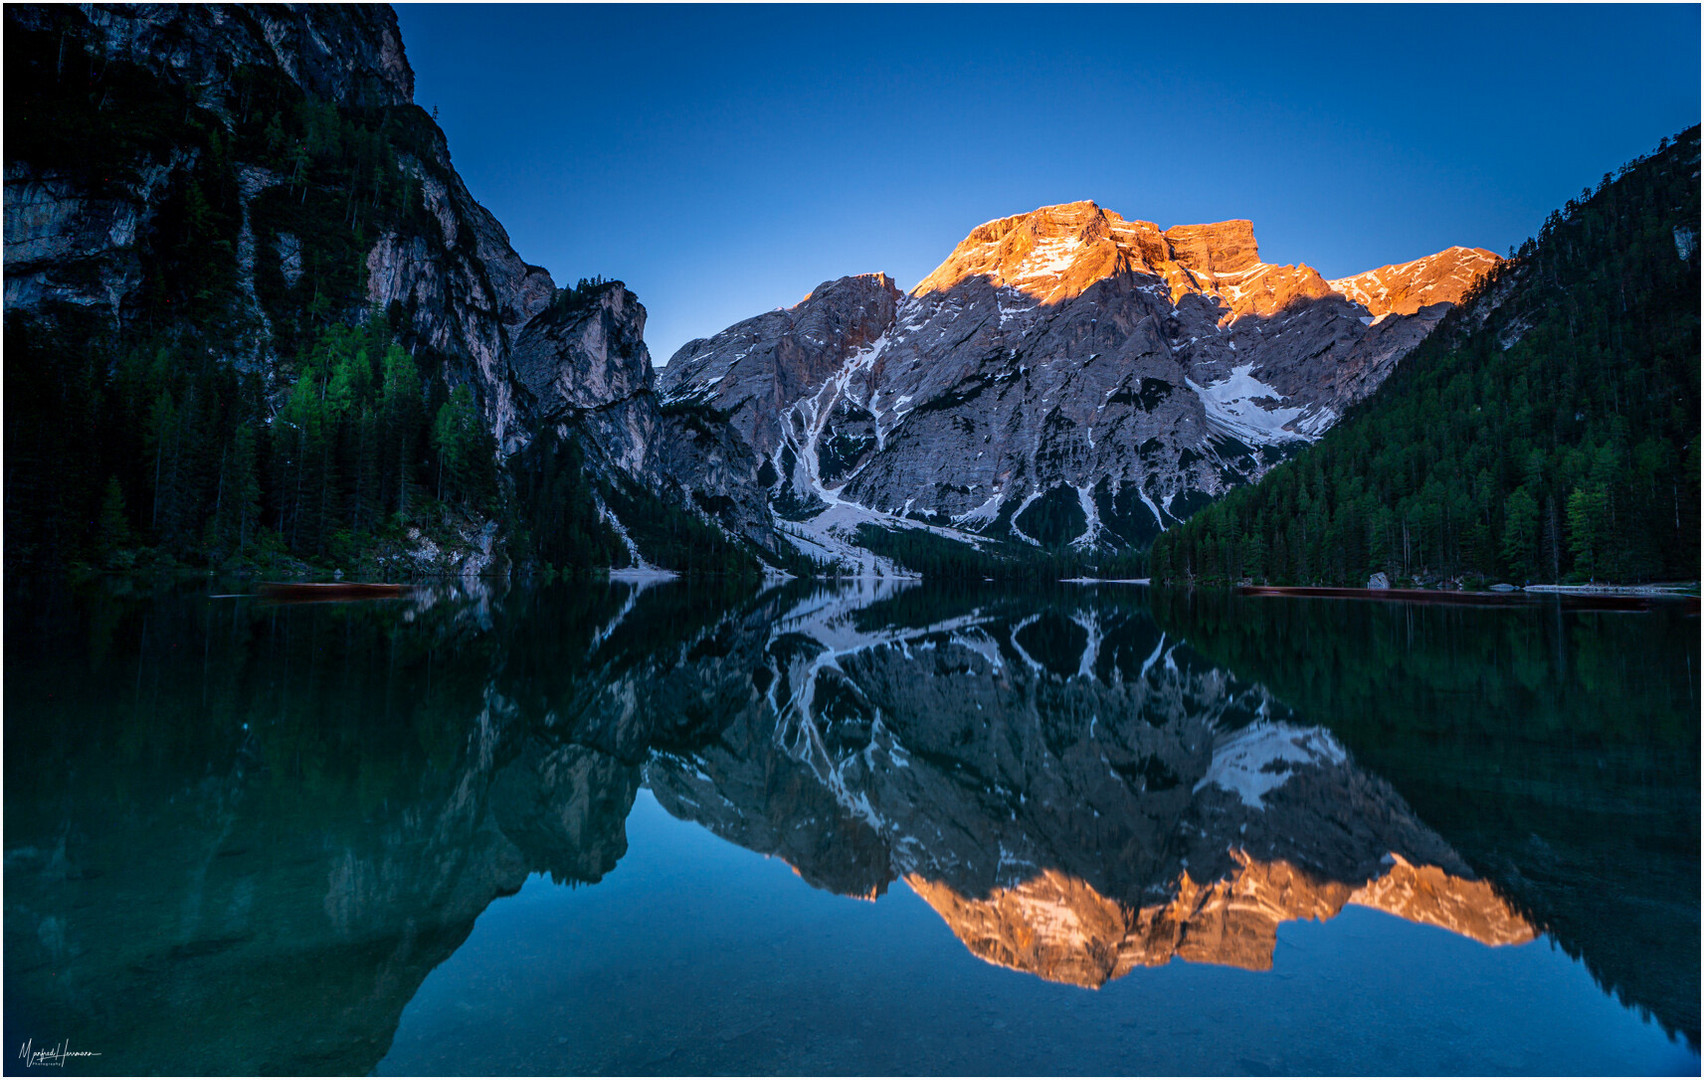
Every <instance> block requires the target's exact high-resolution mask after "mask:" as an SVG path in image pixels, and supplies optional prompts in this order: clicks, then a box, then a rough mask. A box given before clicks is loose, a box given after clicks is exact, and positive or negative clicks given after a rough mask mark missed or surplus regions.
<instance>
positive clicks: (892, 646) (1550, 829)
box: [4, 581, 1700, 1075]
mask: <svg viewBox="0 0 1704 1080" xmlns="http://www.w3.org/2000/svg"><path fill="white" fill-rule="evenodd" d="M215 591H216V590H212V589H200V590H193V591H181V590H180V591H175V592H168V593H162V594H150V595H140V594H136V595H121V594H118V593H115V592H111V591H105V590H99V589H95V590H87V589H85V590H72V589H70V588H68V587H65V586H61V585H55V584H52V583H46V582H29V583H23V584H20V583H18V582H15V581H14V582H11V583H9V591H8V597H7V608H6V639H5V649H6V660H5V708H6V721H5V740H6V757H5V825H4V831H5V837H4V848H5V879H4V881H5V896H4V905H5V906H4V910H5V916H4V930H5V961H4V964H5V1029H6V1036H7V1039H8V1041H9V1044H10V1045H9V1046H8V1051H7V1054H8V1056H7V1071H8V1072H13V1073H19V1072H33V1071H38V1069H39V1068H41V1067H42V1066H31V1065H29V1063H28V1062H27V1061H26V1060H25V1059H22V1058H20V1057H18V1056H17V1054H16V1051H17V1050H18V1049H19V1048H21V1047H23V1046H24V1045H25V1044H26V1043H28V1044H29V1045H30V1046H31V1047H32V1048H33V1049H35V1050H41V1049H50V1050H51V1049H55V1048H64V1047H68V1048H69V1049H70V1050H71V1051H73V1052H81V1051H87V1052H90V1053H93V1054H98V1055H99V1056H92V1057H76V1058H71V1059H68V1060H67V1062H66V1071H68V1072H78V1071H81V1072H103V1073H315V1074H323V1073H337V1074H369V1073H375V1072H376V1073H379V1074H417V1073H428V1074H432V1073H452V1074H464V1073H472V1074H480V1073H521V1074H530V1073H618V1074H620V1073H629V1074H630V1073H652V1074H655V1073H662V1074H675V1073H830V1074H847V1073H851V1074H872V1073H874V1074H882V1073H946V1074H969V1073H975V1074H989V1073H993V1074H1011V1073H1023V1074H1032V1073H1040V1074H1106V1073H1164V1074H1177V1073H1185V1074H1188V1073H1267V1074H1270V1073H1378V1074H1388V1073H1399V1074H1401V1073H1475V1074H1477V1073H1506V1074H1534V1073H1540V1074H1555V1073H1575V1074H1578V1073H1637V1074H1667V1073H1691V1074H1694V1075H1696V1074H1697V1073H1698V1071H1699V1068H1700V1057H1699V1049H1698V1047H1699V994H1700V986H1699V962H1698V958H1699V816H1700V815H1699V810H1700V803H1699V723H1698V716H1699V676H1700V672H1699V670H1698V655H1699V619H1698V616H1697V614H1696V613H1695V611H1693V610H1689V609H1688V608H1687V607H1686V606H1685V605H1684V604H1681V603H1656V604H1653V605H1651V609H1650V610H1648V611H1642V612H1619V611H1590V610H1576V609H1573V608H1570V607H1567V606H1565V605H1564V604H1563V603H1562V602H1561V601H1559V600H1557V599H1555V598H1550V599H1546V600H1539V601H1535V602H1532V603H1528V604H1517V605H1511V606H1506V607H1497V608H1478V607H1461V606H1453V605H1439V604H1414V603H1400V602H1387V601H1367V600H1348V599H1314V598H1288V597H1239V596H1233V595H1229V594H1223V593H1205V592H1194V593H1179V592H1163V591H1158V590H1153V591H1151V590H1149V589H1147V588H1144V587H1138V586H1130V585H1059V586H1052V587H1045V588H1043V587H1037V588H1033V589H1016V588H1012V587H1005V586H995V585H992V584H990V585H985V586H980V587H971V586H957V587H947V586H944V585H934V584H922V583H903V582H900V583H896V582H880V583H878V582H839V583H832V584H831V583H823V582H799V581H793V582H786V583H783V584H779V585H775V586H771V587H768V588H765V589H758V588H755V587H754V588H740V587H736V586H731V585H722V584H718V583H714V582H705V581H674V582H663V583H626V582H601V581H600V582H593V583H571V584H558V585H553V586H550V587H528V586H519V585H517V586H512V587H511V586H508V585H498V584H488V583H478V582H473V583H467V584H462V583H452V584H443V585H434V586H429V587H425V588H422V589H420V590H418V591H417V592H415V593H414V594H413V595H411V596H409V597H406V598H404V599H400V600H373V601H365V602H359V603H318V604H279V603H272V602H268V601H265V600H262V599H258V598H254V597H231V596H224V595H209V594H210V593H213V592H215Z"/></svg>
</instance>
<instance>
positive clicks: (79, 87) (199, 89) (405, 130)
mask: <svg viewBox="0 0 1704 1080" xmlns="http://www.w3.org/2000/svg"><path fill="white" fill-rule="evenodd" d="M6 18H7V56H8V61H9V62H14V63H16V64H17V65H18V71H19V72H20V78H25V77H26V76H25V75H23V74H22V73H23V72H25V71H26V70H27V71H28V72H29V73H30V74H29V76H27V77H29V78H33V79H35V80H36V82H35V86H34V90H33V92H32V94H31V95H30V97H29V98H28V99H27V100H24V99H20V103H14V104H16V105H17V110H16V111H15V114H16V115H19V116H22V117H24V118H25V119H27V120H30V121H31V123H30V124H28V125H19V126H17V127H15V128H14V138H12V139H9V140H8V143H7V160H6V173H5V177H6V181H5V182H6V198H5V215H6V222H5V224H6V229H5V246H6V252H5V255H6V280H5V304H6V312H7V318H8V325H9V326H11V325H16V324H17V321H18V320H19V319H22V320H24V321H26V322H29V323H45V324H49V325H52V324H58V325H61V326H63V325H67V323H68V321H74V322H76V323H77V327H78V328H77V330H76V333H77V334H78V335H82V336H84V337H87V335H89V334H105V335H109V336H110V338H111V339H112V340H113V341H115V342H118V343H120V344H121V345H122V344H123V343H125V342H128V341H131V340H132V339H134V338H136V337H137V336H138V335H141V334H143V333H154V334H159V333H161V332H165V333H168V334H169V333H176V334H180V335H183V336H185V337H186V338H187V339H188V340H189V341H190V342H191V343H192V345H193V347H194V348H195V349H196V350H206V351H208V352H210V353H211V354H213V355H214V356H216V357H219V358H221V359H224V360H226V361H228V362H230V363H232V364H235V365H237V366H239V367H241V368H243V369H246V370H248V371H252V372H256V373H258V374H259V375H260V376H261V377H262V380H263V385H264V386H265V387H266V388H267V393H268V397H269V401H268V402H266V403H263V404H262V409H263V411H264V409H266V408H272V409H276V408H277V407H279V406H280V405H281V403H282V401H283V400H284V396H285V395H286V394H287V392H288V389H289V386H290V383H291V381H293V379H294V378H295V377H296V374H297V370H296V364H297V360H298V356H299V355H300V349H301V347H302V346H303V345H304V343H305V340H306V339H308V338H311V336H312V335H314V334H317V333H319V332H320V329H321V328H323V327H324V326H325V325H326V323H327V322H331V321H339V320H341V321H345V322H350V323H360V322H363V321H365V320H367V319H369V318H372V317H375V316H379V317H387V318H388V319H389V321H390V324H391V327H392V329H393V331H394V332H395V333H396V334H397V336H398V337H399V338H400V339H401V341H402V342H403V344H404V345H405V346H406V347H407V348H408V349H409V350H410V352H411V353H413V354H414V355H415V357H416V360H417V362H418V363H419V364H420V365H421V366H422V368H423V369H424V370H425V371H427V372H428V373H429V375H430V377H431V379H432V380H434V381H440V382H441V383H442V384H443V387H444V388H445V389H453V388H458V387H465V388H467V389H469V390H471V391H472V393H473V396H474V399H475V402H476V404H477V409H478V411H479V413H480V415H481V417H482V419H483V422H484V424H485V426H486V427H487V429H488V430H489V431H490V432H491V433H492V435H493V437H494V440H495V442H496V444H497V447H498V451H499V455H500V458H501V462H500V464H502V465H505V466H507V467H508V469H509V470H510V472H511V473H512V472H513V471H514V470H517V469H526V468H531V467H534V465H535V464H536V458H537V456H536V455H534V456H526V455H524V451H525V450H526V449H527V447H528V446H529V445H530V444H531V443H532V442H533V441H534V440H535V439H536V438H538V436H539V435H540V434H541V433H542V432H546V431H548V432H550V433H551V435H552V437H553V438H555V439H558V440H560V439H567V440H570V441H574V442H576V443H577V444H579V445H578V460H580V461H581V462H583V463H584V464H585V465H586V466H587V467H589V468H590V469H592V470H593V475H592V481H593V483H594V485H595V486H597V487H598V488H600V489H609V488H612V487H620V488H623V489H624V490H628V491H632V492H637V493H641V495H642V497H643V498H646V499H658V498H660V499H662V500H663V501H664V502H666V503H669V504H672V505H673V506H674V507H675V508H676V509H678V510H680V511H682V512H684V513H686V514H689V515H691V516H693V517H696V518H701V519H703V520H705V521H706V522H714V523H715V524H716V525H718V526H719V527H720V528H722V529H723V530H725V531H727V532H729V533H731V534H733V535H735V536H737V537H740V538H742V539H743V540H744V541H746V542H748V543H749V544H751V545H752V546H753V547H755V548H756V549H757V550H758V551H760V552H765V551H770V550H772V549H773V548H774V547H775V545H776V543H777V541H776V539H775V537H774V532H773V529H772V527H771V523H770V518H769V513H768V510H767V507H766V506H765V505H764V503H763V500H762V498H761V494H760V493H759V492H757V491H756V490H755V489H754V482H755V478H756V474H757V472H758V462H757V461H756V459H755V457H754V456H753V455H752V454H751V452H750V451H749V450H745V449H741V448H740V447H739V445H738V440H737V439H735V438H734V437H733V436H732V434H731V433H729V432H726V431H724V430H723V428H724V427H725V421H724V420H723V419H722V418H720V417H718V416H716V415H715V414H714V413H712V412H710V411H705V410H700V411H699V412H698V413H696V414H694V415H693V416H692V417H691V422H690V424H687V423H686V422H685V421H683V420H682V419H681V418H680V417H679V416H678V415H676V416H668V415H664V412H663V410H662V409H660V408H659V403H658V402H657V400H656V399H655V395H654V394H653V392H652V383H653V375H652V371H651V364H650V357H649V353H648V352H647V350H646V349H645V345H644V338H643V334H644V325H645V311H644V308H643V306H642V305H640V304H639V302H638V300H637V299H636V298H635V297H634V296H633V294H632V293H630V292H628V291H627V290H626V289H625V287H624V286H623V285H622V284H621V283H619V282H612V283H609V284H607V285H604V284H594V285H591V286H585V287H582V288H576V289H572V290H559V289H557V288H556V287H555V284H554V283H553V281H552V280H551V277H550V275H549V273H548V272H546V271H545V270H544V269H543V268H541V267H538V266H534V265H532V264H530V263H527V262H526V261H525V260H523V259H522V258H521V257H520V256H519V255H518V254H517V253H516V251H515V250H514V247H513V245H512V244H511V243H510V240H509V236H508V234H507V233H506V232H505V230H504V229H503V226H502V225H501V224H500V223H499V222H498V221H497V220H496V218H495V217H493V216H492V214H491V213H490V212H489V211H488V210H487V209H486V208H485V207H483V206H482V205H480V203H479V202H478V201H477V200H475V199H474V197H473V196H472V194H471V193H470V192H469V191H468V189H467V187H466V185H465V184H464V183H463V182H462V180H461V177H460V176H459V175H458V174H457V173H456V171H455V168H454V167H453V165H452V164H451V161H450V156H449V149H448V146H447V144H446V142H445V139H444V135H443V133H442V132H441V131H440V130H439V129H438V127H437V125H436V123H434V122H433V120H432V118H431V117H429V116H428V115H427V114H426V113H425V112H424V111H423V110H422V109H420V108H419V107H418V106H416V105H414V104H413V100H412V98H413V88H414V76H413V72H412V70H411V69H410V68H409V65H408V61H407V58H406V56H405V54H404V51H403V44H402V40H401V36H400V34H399V31H398V28H397V21H396V16H395V14H394V13H393V12H392V11H391V10H390V9H389V8H388V7H384V6H376V5H374V6H363V5H350V6H337V5H327V6H319V7H315V6H307V7H286V6H280V5H260V6H254V7H246V6H238V5H229V6H227V5H207V6H195V5H187V6H170V5H121V4H88V5H81V6H76V7H73V6H57V7H48V6H30V5H13V6H12V7H9V8H7V14H6ZM109 94H110V96H111V99H112V104H111V105H109V104H108V96H109ZM103 110H105V111H104V112H103ZM8 115H9V117H11V116H13V115H14V112H9V114H8ZM103 117H110V118H113V119H111V122H110V123H108V121H107V120H105V119H103ZM78 118H82V120H83V121H84V122H86V123H87V124H88V125H89V126H91V127H93V128H95V130H92V131H90V132H88V133H87V137H86V139H85V140H84V141H83V142H82V143H80V144H74V143H71V142H68V141H66V140H65V139H64V138H63V137H62V135H61V134H59V133H58V132H57V131H56V130H55V128H56V127H60V126H64V125H65V124H66V123H67V122H69V121H71V120H76V119H78ZM102 125H105V126H104V127H103V126H102ZM109 128H110V130H109ZM357 189H358V190H357ZM192 210H193V213H192V212H191V211H192ZM192 221H196V222H200V223H201V224H200V225H197V226H196V228H199V229H200V230H201V232H200V233H198V234H196V235H195V236H194V237H191V236H190V228H191V226H190V223H191V222H192ZM173 260H176V261H173ZM186 260H187V261H188V263H190V264H192V266H191V269H193V270H194V272H196V273H201V274H204V277H205V281H203V282H202V283H201V285H200V287H199V290H198V292H196V295H197V296H199V297H200V299H199V300H198V301H197V302H198V303H202V304H204V305H205V306H206V310H198V311H197V312H196V313H194V315H193V317H190V316H189V314H188V313H181V314H182V315H183V316H184V317H182V318H179V315H180V312H179V310H178V309H177V308H174V307H173V306H172V296H171V289H172V288H175V287H176V284H175V283H176V282H178V281H179V280H180V279H183V278H184V277H185V270H184V266H183V265H180V264H182V263H184V262H185V261H186ZM91 314H92V315H93V316H94V317H95V321H94V322H93V323H89V322H88V320H87V319H86V318H85V316H88V315H91ZM855 340H856V341H858V342H859V343H861V340H862V339H856V338H855ZM431 393H432V390H431V388H427V395H428V396H430V394H431ZM636 497H638V496H636ZM603 513H604V514H605V515H606V517H612V518H613V517H614V512H613V511H611V510H609V509H608V508H607V507H605V508H604V510H603ZM483 524H484V522H475V526H476V528H477V527H479V526H481V525H483ZM579 524H580V526H581V527H586V526H587V525H588V523H586V522H581V523H579ZM616 528H618V529H619V528H620V522H619V521H616ZM511 539H513V538H511V537H509V536H507V535H499V536H497V537H496V538H495V540H494V543H495V545H496V548H497V549H498V551H499V553H500V555H501V552H502V551H503V550H504V549H505V548H506V546H507V544H508V542H509V541H510V540H511ZM472 554H474V553H473V552H471V551H467V552H460V553H459V554H458V556H457V559H456V560H455V561H456V562H457V564H458V565H460V564H461V563H462V562H464V561H465V559H464V558H462V556H471V555H472ZM638 557H639V558H641V559H643V558H644V554H643V552H640V553H639V555H638ZM427 561H428V562H430V561H431V560H427ZM415 562H416V563H420V564H421V565H425V564H424V563H421V562H420V560H418V559H416V560H415ZM506 563H507V558H506V557H499V558H498V559H496V560H495V562H493V563H491V565H493V566H501V565H506Z"/></svg>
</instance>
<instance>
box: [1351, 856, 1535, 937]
mask: <svg viewBox="0 0 1704 1080" xmlns="http://www.w3.org/2000/svg"><path fill="white" fill-rule="evenodd" d="M1389 858H1390V860H1391V864H1392V865H1391V869H1390V871H1389V872H1388V873H1386V874H1384V875H1383V876H1382V877H1378V878H1375V879H1374V880H1372V881H1370V882H1368V883H1367V884H1366V885H1363V886H1362V887H1361V888H1359V889H1357V890H1356V891H1355V893H1354V895H1352V896H1350V897H1349V903H1351V904H1359V905H1361V906H1363V907H1370V908H1374V909H1376V910H1378V911H1383V912H1387V913H1389V914H1391V915H1395V916H1397V917H1398V918H1402V919H1407V920H1408V921H1409V922H1417V923H1424V924H1426V925H1427V926H1436V927H1439V928H1441V929H1444V930H1448V931H1451V932H1452V933H1456V934H1460V935H1462V936H1463V937H1470V938H1472V939H1473V940H1475V941H1477V942H1480V943H1481V944H1484V945H1520V944H1524V943H1525V942H1528V941H1531V940H1532V939H1533V937H1534V936H1536V931H1534V929H1533V927H1532V924H1531V923H1529V922H1527V921H1526V920H1525V919H1523V918H1521V916H1520V915H1519V914H1517V913H1516V912H1515V910H1514V909H1513V908H1512V907H1510V906H1509V905H1508V903H1507V902H1506V901H1504V900H1503V898H1502V897H1500V896H1498V895H1497V893H1496V890H1495V889H1493V888H1492V887H1491V883H1490V882H1489V881H1468V880H1466V879H1464V878H1458V877H1454V876H1452V875H1450V874H1446V873H1445V872H1444V871H1442V870H1440V869H1438V868H1437V867H1436V866H1415V865H1413V864H1412V863H1410V862H1409V861H1408V860H1407V859H1404V858H1403V857H1402V856H1401V855H1398V854H1396V853H1395V852H1392V853H1391V854H1390V856H1389Z"/></svg>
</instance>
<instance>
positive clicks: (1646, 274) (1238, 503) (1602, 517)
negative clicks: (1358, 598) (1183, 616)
mask: <svg viewBox="0 0 1704 1080" xmlns="http://www.w3.org/2000/svg"><path fill="white" fill-rule="evenodd" d="M1698 162H1699V143H1698V128H1696V127H1694V128H1692V129H1691V130H1689V131H1686V132H1684V133H1682V134H1681V135H1680V136H1679V137H1678V138H1677V139H1675V140H1674V141H1672V142H1670V141H1668V140H1664V142H1663V145H1662V146H1661V147H1659V148H1658V150H1657V151H1656V153H1654V154H1652V155H1650V156H1648V157H1645V158H1641V159H1639V160H1637V161H1634V162H1632V163H1630V164H1628V165H1626V166H1623V167H1622V168H1621V169H1620V170H1619V171H1618V172H1617V173H1616V175H1614V176H1608V175H1606V176H1605V177H1604V178H1603V181H1602V182H1601V183H1600V184H1599V186H1598V187H1597V189H1596V190H1595V191H1590V190H1588V191H1585V192H1582V193H1581V196H1580V198H1579V199H1578V200H1571V201H1570V202H1569V203H1568V205H1567V207H1566V208H1565V209H1564V210H1562V211H1560V212H1558V213H1553V214H1552V215H1551V216H1550V219H1549V220H1548V221H1546V222H1545V223H1544V227H1543V228H1542V229H1541V230H1540V231H1539V235H1538V237H1537V238H1536V239H1535V240H1529V241H1527V243H1526V244H1524V245H1523V246H1522V248H1521V250H1520V252H1519V253H1518V255H1516V256H1515V257H1514V258H1512V259H1511V260H1510V261H1509V262H1507V263H1505V264H1503V265H1502V266H1501V267H1500V268H1499V269H1498V270H1497V272H1496V273H1495V274H1493V275H1492V276H1491V277H1489V278H1488V279H1487V280H1486V281H1484V282H1483V283H1482V284H1481V285H1480V287H1479V288H1478V289H1477V290H1476V291H1475V293H1474V294H1472V295H1470V296H1469V297H1467V298H1465V299H1464V301H1463V303H1462V304H1461V306H1460V307H1459V308H1458V309H1457V310H1456V311H1454V312H1452V313H1451V314H1450V316H1449V317H1448V318H1447V320H1446V321H1445V322H1444V323H1443V324H1442V325H1440V327H1439V329H1438V331H1437V332H1435V333H1434V334H1433V336H1432V337H1431V338H1429V339H1428V340H1427V341H1426V342H1425V343H1424V344H1423V345H1421V346H1420V348H1418V349H1416V350H1415V351H1414V353H1413V354H1411V355H1410V356H1409V357H1408V359H1406V360H1405V361H1404V362H1403V363H1402V365H1401V366H1400V367H1399V368H1398V370H1397V372H1396V373H1395V374H1394V375H1392V376H1391V378H1390V379H1389V381H1387V382H1386V383H1385V385H1384V386H1383V387H1381V388H1380V389H1379V391H1378V392H1377V393H1375V394H1374V395H1372V396H1371V397H1369V398H1368V399H1367V400H1366V401H1365V402H1363V403H1362V404H1360V405H1359V406H1358V407H1356V408H1355V409H1354V410H1353V411H1352V412H1351V413H1350V414H1349V415H1348V416H1346V417H1345V419H1344V420H1343V422H1342V423H1340V424H1339V425H1338V426H1337V427H1335V428H1333V429H1332V431H1331V432H1330V433H1329V434H1328V435H1326V436H1325V437H1324V438H1323V439H1321V440H1320V441H1319V442H1318V443H1316V444H1315V445H1314V446H1312V447H1310V448H1309V449H1308V450H1307V451H1306V452H1304V453H1302V454H1301V455H1299V456H1298V457H1297V458H1296V459H1295V460H1293V461H1291V462H1289V463H1287V464H1285V465H1283V466H1281V467H1279V468H1277V469H1274V470H1273V471H1272V472H1271V473H1270V474H1269V475H1268V476H1267V477H1265V478H1264V479H1263V480H1262V481H1261V482H1260V483H1259V484H1257V485H1254V486H1252V487H1249V488H1244V489H1241V490H1238V491H1234V492H1232V493H1231V494H1230V495H1228V496H1227V497H1226V498H1225V499H1223V500H1222V501H1220V502H1218V503H1216V504H1214V505H1213V506H1210V507H1208V508H1206V509H1204V510H1203V511H1201V512H1200V513H1198V514H1196V515H1195V516H1194V517H1193V518H1191V519H1190V521H1189V522H1188V523H1187V524H1185V525H1183V526H1181V527H1179V528H1177V529H1174V530H1173V531H1171V532H1168V533H1166V534H1165V535H1163V536H1161V537H1160V538H1159V539H1158V540H1157V541H1156V542H1155V544H1154V548H1153V554H1152V559H1153V561H1152V567H1153V573H1154V576H1155V577H1156V578H1157V579H1169V580H1184V579H1196V580H1201V579H1207V580H1213V579H1221V580H1224V579H1229V580H1238V579H1245V578H1246V579H1254V580H1264V581H1271V582H1297V583H1316V582H1317V583H1331V584H1349V585H1359V584H1362V583H1363V582H1365V581H1366V580H1367V578H1368V576H1369V575H1371V574H1372V573H1374V572H1378V571H1384V572H1386V573H1388V574H1390V575H1391V576H1392V577H1393V578H1396V579H1404V578H1406V579H1421V580H1425V579H1440V578H1443V579H1460V578H1470V579H1471V578H1475V577H1479V578H1505V579H1509V580H1513V581H1517V582H1518V581H1524V580H1561V579H1575V580H1586V579H1598V580H1604V579H1609V580H1615V581H1650V580H1660V579H1677V578H1679V579H1695V578H1697V576H1698V560H1699V553H1698V531H1699V516H1698V515H1699V463H1698V437H1699V413H1698V394H1699V336H1698V330H1699V253H1698V237H1699V205H1698V197H1699V196H1698Z"/></svg>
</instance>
